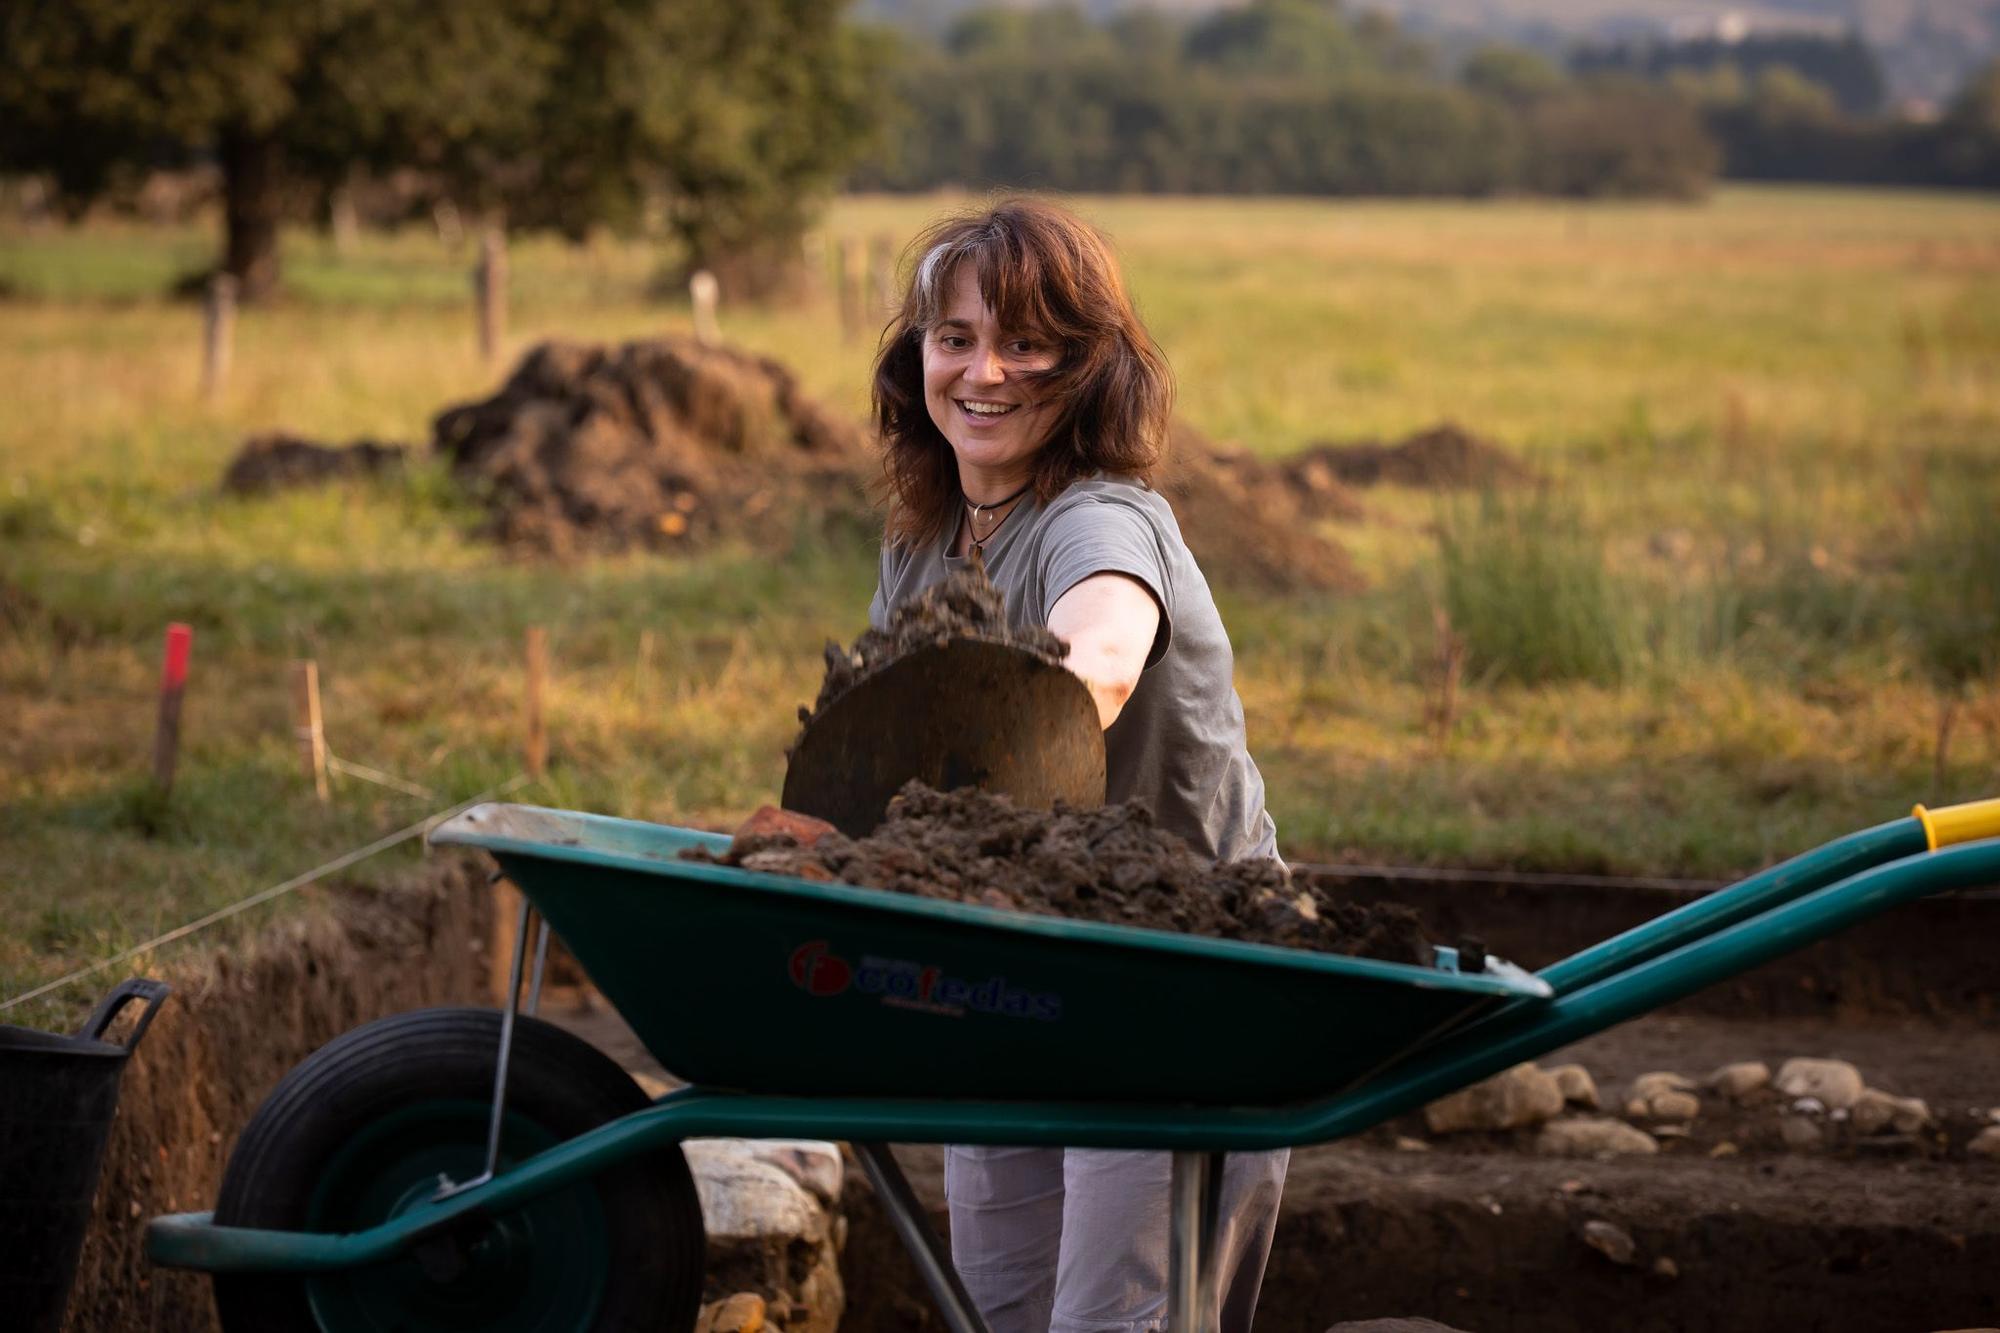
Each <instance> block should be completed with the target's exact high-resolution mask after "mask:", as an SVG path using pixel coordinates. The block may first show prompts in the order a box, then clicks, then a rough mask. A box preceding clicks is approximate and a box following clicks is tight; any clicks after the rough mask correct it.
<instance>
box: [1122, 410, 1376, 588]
mask: <svg viewBox="0 0 2000 1333" xmlns="http://www.w3.org/2000/svg"><path fill="white" fill-rule="evenodd" d="M1160 490H1161V493H1162V494H1164V495H1165V496H1166V497H1167V501H1168V503H1170V504H1171V505H1173V507H1174V517H1175V518H1176V519H1177V520H1178V521H1179V523H1180V526H1181V536H1182V537H1183V538H1184V539H1185V540H1186V541H1187V544H1188V549H1189V550H1190V551H1192V552H1194V557H1195V560H1196V562H1197V563H1198V564H1200V566H1201V568H1202V571H1203V573H1205V574H1207V575H1208V576H1209V577H1210V578H1211V579H1218V580H1220V581H1223V582H1230V583H1238V584H1247V585H1249V586H1252V587H1257V588H1262V589H1264V590H1266V591H1273V592H1288V591H1296V590H1300V589H1315V590H1332V591H1340V592H1352V591H1357V590H1358V589H1360V588H1361V586H1362V584H1363V579H1362V577H1361V574H1360V572H1359V571H1358V570H1357V569H1356V568H1355V567H1354V562H1353V560H1352V559H1350V558H1349V556H1348V554H1347V551H1346V550H1345V548H1343V547H1342V546H1340V545H1339V544H1338V543H1337V542H1335V541H1333V540H1332V539H1331V538H1329V537H1327V536H1326V535H1325V534H1323V533H1320V532H1318V531H1315V530H1314V528H1313V526H1312V524H1313V523H1314V522H1315V521H1317V520H1320V519H1346V520H1351V519H1356V518H1359V517H1360V516H1361V505H1360V502H1359V501H1358V500H1356V499H1355V498H1354V495H1353V493H1352V492H1350V491H1349V490H1348V489H1347V488H1346V487H1345V486H1344V485H1342V484H1340V483H1338V482H1333V481H1330V480H1329V481H1328V482H1327V483H1326V484H1325V485H1323V486H1321V487H1320V488H1319V489H1318V490H1316V491H1312V492H1310V493H1308V492H1306V491H1302V490H1301V489H1300V487H1299V486H1298V485H1297V484H1296V483H1294V482H1293V481H1292V480H1291V479H1290V478H1289V476H1288V474H1287V473H1286V472H1285V471H1284V470H1283V469H1281V468H1280V467H1278V466H1276V465H1274V464H1272V463H1269V462H1266V461H1265V460H1263V459H1261V458H1258V457H1257V456H1256V455H1254V454H1251V453H1249V452H1247V451H1245V450H1242V449H1237V448H1232V447H1229V446H1225V445H1220V444H1217V443H1216V442H1215V441H1213V440H1211V439H1209V438H1208V437H1207V436H1205V435H1203V434H1202V433H1201V432H1200V431H1198V430H1196V429H1195V428H1194V427H1193V426H1190V425H1188V424H1187V423H1186V422H1184V421H1176V422H1175V423H1174V427H1173V435H1172V438H1171V440H1170V442H1169V448H1168V463H1167V466H1166V469H1165V470H1164V473H1163V475H1162V477H1161V482H1160Z"/></svg>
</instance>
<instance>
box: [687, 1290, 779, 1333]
mask: <svg viewBox="0 0 2000 1333" xmlns="http://www.w3.org/2000/svg"><path fill="white" fill-rule="evenodd" d="M765 1314H766V1310H765V1308H764V1298H763V1297H762V1296H759V1295H758V1294H757V1293H756V1292H754V1291H739V1292H737V1293H736V1294H735V1295H734V1296H731V1297H728V1298H727V1299H725V1300H720V1301H716V1302H715V1303H713V1304H712V1305H704V1306H702V1307H701V1313H700V1314H699V1315H697V1316H695V1321H694V1333H762V1331H763V1328H764V1316H765Z"/></svg>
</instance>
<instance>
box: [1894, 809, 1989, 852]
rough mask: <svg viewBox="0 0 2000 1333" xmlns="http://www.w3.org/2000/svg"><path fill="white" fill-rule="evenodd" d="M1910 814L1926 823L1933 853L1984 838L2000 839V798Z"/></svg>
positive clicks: (1913, 811) (1921, 810) (1926, 831)
mask: <svg viewBox="0 0 2000 1333" xmlns="http://www.w3.org/2000/svg"><path fill="white" fill-rule="evenodd" d="M1910 813H1911V814H1913V815H1915V816H1916V817H1917V818H1918V819H1919V820H1921V821H1923V826H1924V836H1925V837H1926V838H1928V839H1930V844H1931V850H1932V851H1936V850H1937V849H1938V848H1940V847H1950V846H1952V845H1953V844H1955V843H1961V842H1978V841H1979V840H1980V839H1981V838H2000V796H1994V797H1990V798H1988V799H1987V800H1984V801H1968V802H1966V803H1965V804H1964V805H1948V806H1946V807H1945V808H1944V809H1942V810H1926V809H1924V807H1922V806H1921V805H1920V806H1918V807H1917V808H1916V809H1914V810H1912V811H1910Z"/></svg>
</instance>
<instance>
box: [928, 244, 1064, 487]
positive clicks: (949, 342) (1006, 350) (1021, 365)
mask: <svg viewBox="0 0 2000 1333" xmlns="http://www.w3.org/2000/svg"><path fill="white" fill-rule="evenodd" d="M946 297H947V299H946V302H945V309H944V316H943V318H941V319H940V320H939V321H938V322H937V324H936V325H934V326H933V327H931V328H930V329H927V330H926V331H925V333H924V343H923V349H924V406H925V407H927V408H928V409H929V410H930V414H931V420H932V421H933V422H935V423H937V428H938V430H939V431H941V432H942V433H943V435H944V437H945V439H946V440H947V441H949V442H950V444H951V450H952V452H953V453H954V454H956V455H957V456H958V469H959V477H960V480H961V481H962V482H963V483H964V484H965V486H966V494H967V496H968V497H969V498H971V499H972V500H974V501H981V500H992V499H997V498H998V496H999V495H1000V494H1002V493H1004V492H1005V491H1008V490H1013V489H1014V488H1015V487H1017V486H1019V485H1020V484H1021V483H1022V482H1024V481H1026V480H1027V478H1028V474H1029V472H1030V471H1031V465H1032V461H1033V459H1034V456H1035V452H1036V451H1037V450H1038V449H1040V448H1041V447H1042V445H1043V443H1044V442H1045V441H1046V440H1047V439H1048V435H1049V430H1050V428H1051V427H1052V426H1053V424H1054V421H1053V417H1054V412H1053V410H1052V408H1051V405H1050V404H1048V403H1047V402H1044V401H1040V400H1039V399H1038V398H1037V395H1036V394H1035V391H1034V389H1033V387H1032V384H1031V382H1030V381H1027V380H1024V379H1023V378H1022V376H1024V375H1026V374H1028V373H1030V372H1033V371H1039V370H1049V369H1052V368H1053V367H1054V366H1055V364H1056V349H1055V348H1053V347H1051V346H1049V345H1048V344H1047V343H1046V342H1044V341H1043V340H1042V339H1040V338H1038V337H1037V336H1035V335H1034V334H1032V333H1026V332H1023V331H1021V330H1018V329H1003V328H1001V327H1000V325H999V324H998V323H997V322H996V321H995V319H994V316H993V311H992V310H991V309H989V308H988V307H987V305H986V302H985V301H984V300H983V299H982V298H981V297H980V295H979V275H978V273H977V271H976V269H975V266H974V265H972V264H969V263H962V264H960V265H959V266H958V271H957V272H956V273H955V274H953V276H952V280H951V285H950V287H949V288H948V289H947V292H946ZM975 492H982V493H975Z"/></svg>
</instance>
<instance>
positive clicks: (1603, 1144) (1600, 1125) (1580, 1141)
mask: <svg viewBox="0 0 2000 1333" xmlns="http://www.w3.org/2000/svg"><path fill="white" fill-rule="evenodd" d="M1659 1150H1660V1145H1659V1144H1658V1143H1657V1142H1656V1141H1654V1139H1653V1136H1652V1135H1651V1134H1648V1133H1647V1132H1646V1131H1645V1130H1643V1129H1635V1128H1634V1127H1633V1126H1631V1125H1628V1124H1626V1123H1625V1122H1624V1121H1623V1120H1613V1119H1612V1118H1610V1117H1609V1116H1590V1117H1586V1118H1584V1119H1579V1120H1551V1121H1550V1122H1549V1123H1548V1124H1546V1125H1543V1126H1542V1132H1541V1133H1540V1134H1539V1135H1537V1136H1536V1138H1535V1151H1536V1152H1538V1153H1541V1154H1543V1155H1544V1156H1547V1157H1615V1156H1624V1155H1628V1154H1634V1153H1637V1154H1646V1153H1656V1152H1658V1151H1659Z"/></svg>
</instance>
